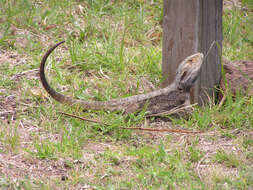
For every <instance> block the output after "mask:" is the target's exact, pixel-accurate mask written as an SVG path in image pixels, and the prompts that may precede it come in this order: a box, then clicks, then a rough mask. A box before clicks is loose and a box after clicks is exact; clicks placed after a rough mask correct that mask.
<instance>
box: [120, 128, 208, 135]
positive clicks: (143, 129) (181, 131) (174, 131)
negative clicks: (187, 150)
mask: <svg viewBox="0 0 253 190" xmlns="http://www.w3.org/2000/svg"><path fill="white" fill-rule="evenodd" d="M121 129H129V130H142V131H151V132H169V133H186V134H197V133H203V131H187V130H182V129H154V128H142V127H129V128H127V127H121Z"/></svg>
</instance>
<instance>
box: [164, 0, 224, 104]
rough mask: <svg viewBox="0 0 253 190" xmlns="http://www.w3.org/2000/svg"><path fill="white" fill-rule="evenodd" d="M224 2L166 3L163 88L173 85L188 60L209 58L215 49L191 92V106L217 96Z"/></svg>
mask: <svg viewBox="0 0 253 190" xmlns="http://www.w3.org/2000/svg"><path fill="white" fill-rule="evenodd" d="M222 3H223V1H222V0H164V15H163V52H162V53H163V59H162V70H163V76H164V78H165V81H164V83H163V86H167V85H168V84H170V83H172V82H173V80H174V77H175V72H176V69H177V67H178V65H179V64H180V62H181V61H182V60H184V58H185V57H187V56H189V55H191V54H194V53H196V52H202V53H204V55H206V53H207V51H208V49H209V47H210V46H211V44H212V43H213V42H214V41H216V42H218V44H219V46H220V47H219V48H218V47H217V46H216V45H215V46H214V47H213V48H212V50H211V52H210V54H209V55H208V57H207V59H206V61H205V63H204V64H203V66H202V68H201V73H200V77H199V79H198V81H197V82H196V84H195V85H194V87H193V89H192V92H191V103H193V102H198V103H199V104H200V105H202V103H203V102H206V101H208V99H209V97H213V95H214V87H215V86H216V85H218V84H219V82H220V78H221V59H220V56H221V55H220V54H221V44H222Z"/></svg>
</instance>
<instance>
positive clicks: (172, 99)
mask: <svg viewBox="0 0 253 190" xmlns="http://www.w3.org/2000/svg"><path fill="white" fill-rule="evenodd" d="M62 43H64V41H62V42H60V43H57V44H56V45H54V46H53V47H52V48H50V49H49V50H48V51H47V52H46V54H45V55H44V56H43V58H42V61H41V64H40V80H41V83H42V85H43V87H44V88H45V90H46V91H47V92H48V94H49V95H50V96H51V97H52V98H54V99H55V100H56V101H58V102H60V103H62V104H68V105H79V106H80V107H83V108H84V109H86V110H88V109H91V110H109V111H123V112H124V113H130V112H136V111H139V110H141V109H143V107H146V108H147V113H149V114H154V113H159V112H164V111H168V110H170V109H172V108H174V107H177V106H179V105H182V104H184V103H186V102H187V103H188V102H189V90H190V88H191V87H192V85H193V84H194V82H195V80H196V79H197V77H198V75H199V71H200V67H201V65H202V62H203V54H202V53H196V54H194V55H192V56H189V57H187V58H186V59H185V60H184V61H183V62H182V63H181V64H180V65H179V67H178V70H177V74H176V78H175V81H174V82H173V83H172V84H171V85H169V86H167V87H165V88H162V89H159V90H155V91H153V92H150V93H147V94H140V95H135V96H131V97H127V98H119V99H112V100H109V101H106V102H101V101H85V100H78V99H74V98H72V97H68V96H65V95H63V94H60V93H58V92H56V91H55V90H54V89H53V88H52V87H51V86H50V85H49V84H48V82H47V80H46V77H45V64H46V60H47V58H48V56H49V55H50V54H51V53H52V52H53V51H54V49H55V48H57V47H58V46H59V45H60V44H62Z"/></svg>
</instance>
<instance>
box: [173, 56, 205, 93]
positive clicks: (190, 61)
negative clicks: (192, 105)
mask: <svg viewBox="0 0 253 190" xmlns="http://www.w3.org/2000/svg"><path fill="white" fill-rule="evenodd" d="M203 58H204V55H203V53H196V54H193V55H191V56H189V57H187V58H186V59H185V60H184V61H183V62H182V63H181V64H180V65H179V67H178V68H177V71H176V78H175V80H174V82H175V84H176V85H178V88H179V89H182V90H184V91H189V90H190V88H191V87H192V84H193V83H194V82H195V81H196V80H197V78H198V76H199V72H200V68H201V65H202V63H203Z"/></svg>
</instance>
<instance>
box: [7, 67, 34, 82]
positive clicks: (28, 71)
mask: <svg viewBox="0 0 253 190" xmlns="http://www.w3.org/2000/svg"><path fill="white" fill-rule="evenodd" d="M35 71H39V69H31V70H27V71H24V72H21V73H17V74H15V75H14V76H12V77H11V80H14V79H16V78H18V77H21V76H22V75H25V74H27V73H30V72H35Z"/></svg>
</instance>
